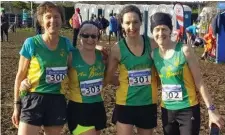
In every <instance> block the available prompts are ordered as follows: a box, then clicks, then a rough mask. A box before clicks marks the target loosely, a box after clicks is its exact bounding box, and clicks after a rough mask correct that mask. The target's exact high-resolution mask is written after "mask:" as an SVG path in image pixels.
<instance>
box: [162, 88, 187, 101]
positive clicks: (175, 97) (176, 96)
mask: <svg viewBox="0 0 225 135" xmlns="http://www.w3.org/2000/svg"><path fill="white" fill-rule="evenodd" d="M162 100H163V101H181V100H183V95H182V88H181V85H162Z"/></svg>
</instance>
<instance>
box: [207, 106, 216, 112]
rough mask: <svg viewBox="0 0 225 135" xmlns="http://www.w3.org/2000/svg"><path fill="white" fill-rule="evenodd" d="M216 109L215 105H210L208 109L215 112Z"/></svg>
mask: <svg viewBox="0 0 225 135" xmlns="http://www.w3.org/2000/svg"><path fill="white" fill-rule="evenodd" d="M215 109H216V107H215V105H210V106H209V107H208V110H210V111H214V110H215Z"/></svg>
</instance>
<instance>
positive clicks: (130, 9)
mask: <svg viewBox="0 0 225 135" xmlns="http://www.w3.org/2000/svg"><path fill="white" fill-rule="evenodd" d="M128 12H134V13H136V14H137V15H138V17H139V19H140V21H141V22H142V15H141V11H140V9H139V8H138V7H136V6H134V5H128V6H126V7H124V8H123V9H122V10H121V11H120V14H119V17H118V18H119V21H120V23H123V16H124V14H126V13H128Z"/></svg>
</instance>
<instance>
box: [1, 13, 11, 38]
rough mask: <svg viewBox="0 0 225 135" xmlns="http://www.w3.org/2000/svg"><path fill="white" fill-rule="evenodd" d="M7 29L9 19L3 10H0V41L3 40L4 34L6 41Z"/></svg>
mask: <svg viewBox="0 0 225 135" xmlns="http://www.w3.org/2000/svg"><path fill="white" fill-rule="evenodd" d="M8 29H9V20H8V17H7V16H6V14H5V10H3V11H2V14H1V42H3V40H4V38H3V37H4V34H3V33H5V35H6V41H7V42H8Z"/></svg>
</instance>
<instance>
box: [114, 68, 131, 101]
mask: <svg viewBox="0 0 225 135" xmlns="http://www.w3.org/2000/svg"><path fill="white" fill-rule="evenodd" d="M119 69H120V75H119V82H120V86H119V88H118V89H117V91H116V104H118V105H126V99H127V93H128V87H129V84H128V81H127V77H128V71H127V69H126V67H125V65H123V64H122V65H120V66H119Z"/></svg>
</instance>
